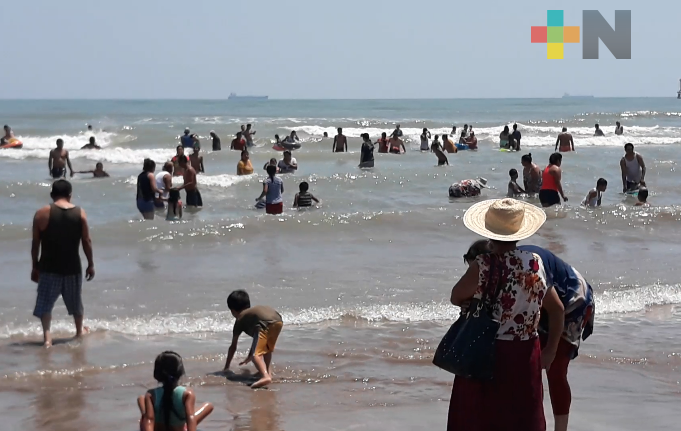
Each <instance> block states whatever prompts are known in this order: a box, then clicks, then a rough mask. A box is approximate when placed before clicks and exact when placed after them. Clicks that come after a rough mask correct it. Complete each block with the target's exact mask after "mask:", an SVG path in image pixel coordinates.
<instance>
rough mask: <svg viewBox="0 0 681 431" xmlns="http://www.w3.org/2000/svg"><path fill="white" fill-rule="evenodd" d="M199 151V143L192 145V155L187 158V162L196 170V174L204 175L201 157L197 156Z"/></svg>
mask: <svg viewBox="0 0 681 431" xmlns="http://www.w3.org/2000/svg"><path fill="white" fill-rule="evenodd" d="M200 151H201V145H200V144H199V143H196V144H194V151H193V152H192V155H191V156H189V162H190V164H191V165H192V166H194V167H195V168H196V171H197V172H200V173H202V174H203V173H205V172H206V171H205V168H204V167H203V156H202V155H201V154H199V152H200Z"/></svg>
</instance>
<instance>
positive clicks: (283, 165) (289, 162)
mask: <svg viewBox="0 0 681 431" xmlns="http://www.w3.org/2000/svg"><path fill="white" fill-rule="evenodd" d="M277 167H278V168H279V173H281V174H292V173H294V172H295V171H297V170H298V161H296V159H295V158H294V157H292V156H291V152H290V151H289V150H286V151H284V158H283V159H282V160H279V163H278V164H277Z"/></svg>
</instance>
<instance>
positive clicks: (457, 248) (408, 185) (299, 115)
mask: <svg viewBox="0 0 681 431" xmlns="http://www.w3.org/2000/svg"><path fill="white" fill-rule="evenodd" d="M615 121H620V122H621V123H622V125H623V126H624V128H625V134H624V135H623V136H615V135H614V133H613V132H614V123H615ZM0 122H2V123H3V124H9V125H11V126H12V127H13V129H14V130H15V133H16V135H17V137H18V138H19V139H21V140H22V141H23V143H24V147H23V149H21V150H0V163H2V165H3V169H0V208H2V211H0V244H1V247H0V259H1V260H2V261H3V265H2V267H3V276H2V279H0V295H2V298H3V300H2V301H0V411H1V412H2V416H3V418H5V421H3V422H4V425H2V426H0V429H4V428H3V426H5V425H6V426H8V427H9V428H7V429H19V428H20V427H23V428H29V429H42V430H50V431H52V430H61V429H64V430H66V429H72V428H73V427H74V425H77V426H79V427H82V426H87V427H90V428H92V429H97V430H109V429H110V430H118V429H134V428H135V426H136V422H135V421H136V420H137V418H138V414H137V411H136V405H135V396H136V395H139V394H141V393H142V392H143V391H144V390H145V388H149V387H153V386H154V381H153V378H152V368H153V360H154V357H155V355H156V354H158V353H159V352H160V351H162V350H165V349H175V350H177V351H178V352H179V353H180V354H182V355H183V357H185V361H186V363H185V366H186V368H187V373H188V376H187V382H188V383H189V384H190V385H192V386H195V387H196V390H197V393H198V398H199V399H200V400H206V401H211V402H213V403H214V404H216V411H215V413H214V414H213V415H212V416H211V417H210V418H209V420H208V422H206V423H205V424H203V425H202V426H201V429H205V430H211V429H216V430H217V429H233V430H246V429H250V430H262V431H267V430H278V429H301V430H304V429H318V428H317V427H316V426H315V427H313V426H312V425H311V424H319V423H324V424H327V425H328V429H359V428H362V427H363V424H364V425H365V426H371V427H373V428H376V429H387V428H386V427H388V428H390V429H395V430H411V429H415V430H416V429H424V428H426V427H429V428H440V429H443V428H444V424H445V422H446V411H447V404H448V400H449V392H450V390H451V382H452V380H453V379H452V377H451V376H450V375H448V374H447V373H444V372H442V371H440V370H438V369H437V368H435V367H434V366H432V364H431V360H432V356H433V352H434V349H435V347H436V346H437V343H438V342H439V340H440V338H441V337H442V335H443V334H444V333H445V332H446V330H447V328H448V326H449V325H450V324H451V322H452V321H453V320H454V319H455V318H456V317H457V315H458V310H457V309H456V307H453V306H451V305H450V304H449V303H448V298H449V293H450V290H451V287H452V286H453V285H454V283H455V282H456V280H457V279H458V277H460V276H461V275H462V274H463V272H464V270H465V266H464V264H463V260H462V255H463V254H464V253H465V251H466V249H467V248H468V246H469V244H470V243H471V242H472V241H474V240H475V239H477V238H476V236H475V235H474V234H472V233H470V232H469V231H467V230H466V229H465V227H464V226H463V223H462V216H463V213H464V212H465V210H466V209H467V208H468V207H469V206H470V205H471V204H472V203H474V202H476V201H477V200H473V199H470V200H458V201H450V199H449V198H448V194H447V189H448V187H449V185H450V184H451V183H453V182H455V181H459V180H462V179H467V178H475V177H478V176H482V177H485V178H487V179H488V185H489V188H488V189H486V190H485V191H484V193H483V196H484V197H487V198H496V197H502V196H504V195H505V193H506V185H507V183H508V171H509V169H511V168H516V169H518V170H520V169H522V167H521V165H520V156H521V155H522V154H526V153H532V156H533V158H534V160H535V162H536V163H537V164H538V165H539V166H540V167H542V168H543V167H544V166H545V165H546V163H547V161H548V157H549V155H550V154H551V153H552V152H553V147H554V144H555V140H556V136H557V134H558V132H559V130H560V128H561V127H568V129H569V131H570V132H571V133H572V134H573V136H574V139H575V147H576V149H577V151H576V152H575V153H573V154H565V155H564V159H563V185H564V188H565V191H566V195H567V196H568V198H569V201H568V202H567V204H565V205H563V206H561V207H556V208H552V209H550V210H548V211H547V215H548V220H547V223H546V224H545V226H544V227H543V228H542V229H541V230H540V231H539V232H538V234H537V235H536V236H535V237H533V238H531V239H530V240H528V241H527V243H534V244H537V245H541V246H545V247H548V248H549V249H551V250H553V251H554V252H556V253H558V254H559V255H561V256H562V257H563V258H564V259H565V260H567V261H568V262H570V263H571V264H573V265H574V266H575V267H577V268H578V269H579V270H580V272H581V273H582V274H584V275H585V277H586V278H587V279H588V280H589V281H590V283H591V284H592V286H593V287H594V289H595V292H596V301H597V318H596V328H595V333H594V335H593V336H592V337H591V338H590V339H588V340H587V341H586V342H585V343H584V344H583V346H582V349H581V350H580V356H579V357H578V358H577V359H576V360H575V362H574V363H573V364H572V366H571V382H572V389H573V400H574V402H573V416H572V423H573V424H574V429H583V430H594V429H598V430H601V429H602V430H606V429H608V430H609V429H613V430H614V429H618V430H620V429H626V430H628V429H632V430H634V429H641V428H642V427H645V428H649V429H662V428H670V429H671V428H673V427H675V426H676V422H675V421H674V419H673V413H672V412H673V411H674V409H676V411H678V406H679V403H680V402H681V383H680V381H681V337H680V335H681V331H680V330H679V327H680V326H679V325H680V324H681V308H679V304H681V284H679V275H680V274H679V273H680V272H681V270H680V269H679V266H678V265H677V264H676V263H677V262H676V257H677V256H678V253H679V251H680V249H681V246H679V244H680V241H679V240H680V239H681V233H679V225H680V220H681V207H680V206H679V202H680V201H681V191H680V190H679V187H678V185H679V184H681V182H680V180H681V178H680V175H679V173H678V172H677V160H678V158H679V154H681V151H680V150H679V148H680V147H679V144H681V104H680V103H679V101H677V100H676V99H599V98H596V99H517V100H403V101H400V100H382V101H349V100H343V101H284V100H270V101H0ZM514 122H517V124H518V125H519V128H520V131H521V132H522V135H523V139H522V146H523V148H522V151H521V152H520V153H507V152H499V151H498V149H497V147H498V134H499V132H501V130H502V128H503V126H504V125H512V124H513V123H514ZM246 123H252V124H253V128H254V129H255V130H256V131H257V133H256V135H255V138H256V139H255V140H256V147H255V148H254V149H253V150H252V152H251V158H252V160H253V166H254V167H255V168H256V174H254V175H253V176H248V177H237V176H236V175H234V174H235V172H236V164H237V162H238V160H239V154H238V153H236V152H231V151H229V150H228V148H229V142H230V140H231V139H232V136H233V134H234V133H235V132H236V131H238V130H239V126H240V125H241V124H246ZM464 123H467V124H472V125H473V126H474V130H475V132H476V135H477V136H478V139H479V147H480V150H479V151H477V152H460V153H458V154H452V155H449V161H450V166H448V167H440V168H438V167H436V166H435V165H436V159H435V156H433V155H432V154H429V153H421V152H420V151H418V148H419V144H420V142H419V138H418V135H419V134H420V132H421V129H422V128H423V127H428V128H429V130H431V132H432V133H433V134H434V135H435V134H440V133H448V132H449V131H450V130H451V126H452V125H456V126H457V127H458V128H459V130H460V129H461V127H462V126H463V124H464ZM595 123H600V125H601V127H602V128H603V129H604V131H605V133H606V136H605V137H603V138H595V137H593V126H594V124H595ZM86 124H92V125H93V128H94V131H93V134H94V136H96V138H97V142H98V143H99V144H100V145H101V146H102V147H103V148H102V149H101V150H80V147H81V146H82V145H84V144H85V143H86V142H87V140H88V138H89V136H90V135H89V134H88V132H87V131H86ZM396 124H400V125H401V128H402V129H403V130H404V133H405V138H406V146H407V153H406V154H404V155H400V156H397V155H389V154H376V166H375V168H373V169H370V170H360V169H358V168H357V164H358V162H359V147H360V142H361V139H360V138H359V136H360V134H361V133H365V132H366V133H369V134H371V136H372V138H374V139H375V138H376V137H377V136H378V135H379V134H380V133H381V132H383V131H386V132H388V133H389V132H390V131H392V129H393V128H394V127H395V125H396ZM185 127H189V128H190V129H191V130H192V132H194V133H197V134H199V136H200V137H201V142H202V148H203V153H204V164H205V167H206V173H205V174H203V175H200V176H199V187H200V189H201V193H202V195H203V200H204V208H203V209H202V210H201V211H198V212H193V213H185V215H186V216H185V218H184V220H182V221H181V222H175V223H169V222H166V221H165V220H163V218H162V217H160V218H157V219H156V220H154V221H147V222H143V221H141V220H140V215H139V213H138V212H137V210H136V207H135V182H136V176H137V175H138V174H139V173H140V172H141V165H142V161H143V159H144V158H147V157H149V158H152V159H154V160H156V162H157V166H158V165H159V164H160V163H162V162H164V161H166V160H168V159H169V158H170V157H171V156H172V155H173V154H174V152H175V146H176V145H177V143H178V136H179V135H180V134H181V133H182V130H183V129H184V128H185ZM336 127H343V129H344V133H345V134H346V135H347V136H348V137H349V138H350V139H349V150H350V152H349V153H346V154H334V153H331V145H332V139H324V138H322V135H323V132H327V133H328V134H329V135H330V136H333V135H334V134H335V129H336ZM211 130H215V131H216V132H217V134H218V135H219V136H220V137H221V138H222V148H223V150H222V151H220V152H212V151H210V149H211V145H210V140H209V139H208V138H207V136H208V133H209V131H211ZM291 130H296V131H297V133H298V135H299V137H300V138H301V140H302V148H301V149H300V150H297V151H296V152H295V153H294V157H296V159H297V161H298V164H299V170H298V172H297V173H295V174H293V175H284V176H283V180H284V184H285V190H286V192H285V194H284V199H285V207H286V208H285V212H284V214H282V215H281V216H276V217H273V216H266V215H265V214H263V213H262V212H260V211H258V210H256V209H255V208H254V207H253V204H254V199H255V198H256V197H257V196H258V195H259V193H260V191H261V185H260V183H261V181H262V180H263V178H264V176H265V172H264V171H263V170H262V166H263V165H264V164H265V163H266V161H267V160H269V159H270V158H271V157H277V158H279V157H280V156H281V155H280V153H278V152H276V151H274V150H273V149H272V148H271V147H272V139H273V136H274V134H275V133H278V134H279V135H286V134H288V133H290V131H291ZM57 138H62V139H64V141H65V147H66V148H67V149H68V150H69V152H70V155H71V159H72V163H73V165H74V169H75V170H86V169H92V168H93V167H94V164H95V163H96V162H99V161H101V162H102V163H104V167H105V170H107V171H108V172H109V174H110V175H111V177H110V178H106V179H92V178H89V175H85V174H77V175H76V176H75V177H74V178H73V186H74V202H75V203H76V204H78V205H82V206H83V208H84V209H85V210H86V211H87V213H88V218H89V220H90V224H91V229H92V236H93V241H94V251H95V259H96V269H97V277H96V278H95V280H94V281H92V282H90V283H86V284H85V285H84V303H85V312H86V325H88V326H89V327H90V329H91V331H92V333H91V334H90V335H88V336H87V337H86V338H85V339H84V340H83V341H82V342H74V341H70V340H69V339H68V336H69V335H70V334H71V331H72V322H71V321H70V320H69V319H68V316H67V315H66V310H65V308H64V307H63V305H62V304H61V303H59V304H58V306H57V307H56V308H55V313H54V323H53V331H54V332H55V335H56V336H57V337H59V338H60V339H63V341H62V342H60V343H57V344H56V345H55V346H54V347H53V348H52V349H50V350H49V351H45V350H44V349H42V348H40V347H39V341H40V339H41V336H40V334H41V332H40V325H39V322H38V320H37V319H35V318H33V317H32V315H31V313H32V309H33V305H34V301H35V285H34V284H33V283H31V282H30V279H29V274H30V257H29V249H30V238H31V221H32V216H33V213H34V211H35V210H36V209H37V208H39V207H40V206H41V205H44V204H46V203H48V202H49V187H50V185H51V180H50V179H49V176H48V169H47V155H48V152H49V150H50V149H51V148H53V147H54V143H55V141H56V139H57ZM627 142H631V143H633V144H634V145H635V146H636V150H637V151H638V152H639V153H641V154H642V155H643V157H644V159H645V161H646V165H647V169H648V173H647V175H646V180H647V183H648V186H649V189H650V192H651V196H650V198H649V201H650V202H651V204H652V206H651V207H649V208H634V207H633V203H634V201H633V199H632V198H631V197H626V196H624V195H622V194H620V193H619V192H620V191H621V175H620V171H619V160H620V158H621V156H622V154H623V145H624V144H625V143H627ZM600 177H604V178H606V179H607V180H608V182H609V184H608V190H607V192H606V194H605V196H604V199H603V206H602V207H601V208H599V209H595V210H594V209H589V210H587V209H584V208H582V207H580V205H579V204H580V202H581V201H582V199H583V198H584V196H585V195H586V193H587V192H588V190H589V189H591V188H592V187H594V186H595V183H596V180H597V179H598V178H600ZM301 181H307V182H309V183H310V187H311V192H312V193H313V194H314V195H315V196H317V197H318V198H320V199H321V200H322V204H321V206H320V207H319V208H317V209H314V210H309V211H304V212H296V211H292V210H291V209H290V205H291V203H292V202H293V196H294V194H295V192H296V191H297V188H298V184H299V183H300V182H301ZM532 202H534V201H532ZM237 288H245V289H247V290H248V291H249V292H250V293H251V298H252V301H253V302H254V303H256V304H267V305H271V306H273V307H275V308H277V309H278V310H280V311H281V313H282V315H283V316H284V321H285V328H284V331H283V332H282V336H281V337H280V341H279V344H278V346H277V353H276V354H275V360H274V362H275V373H276V383H275V384H274V385H273V386H272V390H270V391H255V392H252V393H251V391H250V389H248V388H246V387H245V386H244V385H243V384H241V383H240V382H233V381H227V380H225V379H224V377H218V376H214V375H211V373H212V372H215V371H218V370H219V369H221V368H222V363H223V362H224V359H225V354H226V350H227V347H228V344H229V341H230V339H231V327H232V324H233V318H232V317H231V315H230V313H229V311H228V310H227V307H226V297H227V295H228V294H229V292H230V291H232V290H234V289H237ZM248 346H249V343H248V341H247V340H245V339H244V340H242V344H241V345H240V347H239V352H240V354H242V355H243V354H245V352H246V350H247V348H248ZM236 368H237V369H238V367H236ZM245 370H248V368H244V371H240V372H242V373H245V372H246V371H245ZM547 395H548V394H547ZM547 399H548V396H547ZM595 400H597V402H596V401H595ZM547 403H548V400H547ZM18 406H30V407H31V408H29V409H17V408H15V407H18ZM93 412H94V415H93ZM550 416H551V415H550V407H548V405H547V417H550ZM93 417H97V419H96V421H95V419H93Z"/></svg>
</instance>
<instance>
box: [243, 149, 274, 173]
mask: <svg viewBox="0 0 681 431" xmlns="http://www.w3.org/2000/svg"><path fill="white" fill-rule="evenodd" d="M272 160H274V161H275V162H276V159H272ZM252 173H253V164H252V163H251V156H250V154H248V150H243V151H242V152H241V160H239V163H237V165H236V174H237V175H251V174H252Z"/></svg>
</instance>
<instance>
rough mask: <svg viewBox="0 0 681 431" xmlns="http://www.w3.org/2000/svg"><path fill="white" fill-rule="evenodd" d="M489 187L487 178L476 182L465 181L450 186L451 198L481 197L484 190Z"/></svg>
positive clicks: (478, 179)
mask: <svg viewBox="0 0 681 431" xmlns="http://www.w3.org/2000/svg"><path fill="white" fill-rule="evenodd" d="M486 187H487V180H486V179H485V178H477V179H475V180H463V181H459V182H458V183H454V184H452V185H451V186H449V197H450V198H473V197H476V196H480V193H482V189H484V188H486Z"/></svg>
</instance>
